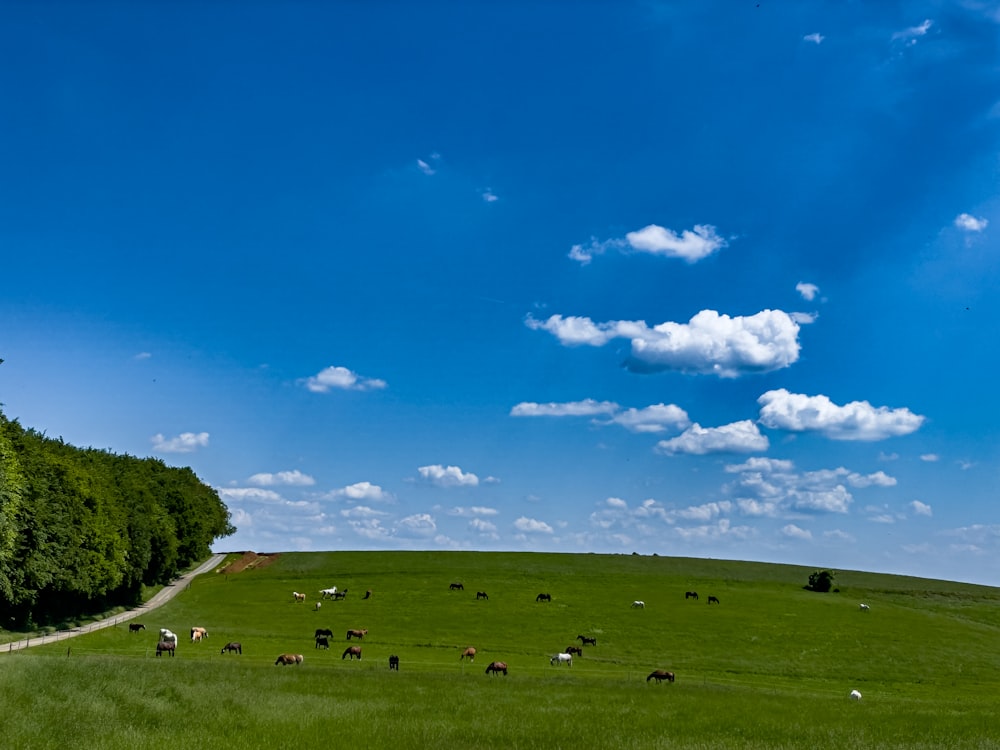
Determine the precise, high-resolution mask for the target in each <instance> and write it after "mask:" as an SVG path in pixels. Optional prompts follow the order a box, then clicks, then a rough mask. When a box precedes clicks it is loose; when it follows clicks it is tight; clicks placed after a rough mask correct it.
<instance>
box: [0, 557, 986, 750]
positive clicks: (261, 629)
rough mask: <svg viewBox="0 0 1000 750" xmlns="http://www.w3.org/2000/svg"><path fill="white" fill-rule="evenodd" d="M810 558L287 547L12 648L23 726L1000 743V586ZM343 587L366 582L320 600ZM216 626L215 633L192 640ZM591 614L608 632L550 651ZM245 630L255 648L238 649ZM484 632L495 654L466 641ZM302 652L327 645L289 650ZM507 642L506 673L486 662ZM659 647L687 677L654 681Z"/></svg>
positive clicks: (34, 739)
mask: <svg viewBox="0 0 1000 750" xmlns="http://www.w3.org/2000/svg"><path fill="white" fill-rule="evenodd" d="M810 572H812V570H811V569H808V568H799V567H793V566H777V565H765V564H756V563H742V562H726V561H716V560H696V559H679V558H666V557H643V556H635V555H632V556H625V555H621V556H609V555H553V554H516V553H503V554H501V553H461V552H452V553H441V552H427V553H419V552H413V553H410V552H394V553H385V552H382V553H378V552H364V553H360V552H343V553H295V554H291V553H289V554H284V555H282V556H281V557H280V559H278V560H277V561H276V562H274V563H273V564H272V565H270V566H268V567H265V568H262V569H257V570H246V571H244V572H241V573H237V574H233V575H222V574H208V575H204V576H201V577H199V578H198V579H196V580H195V581H194V583H193V584H192V585H191V587H190V588H189V589H187V590H185V591H183V592H181V594H180V596H179V597H178V598H177V599H175V600H174V601H173V602H171V603H169V604H167V605H166V606H164V607H162V608H160V609H158V610H155V611H153V612H150V613H148V615H145V616H144V619H143V620H142V622H143V623H144V624H145V625H146V627H147V628H148V630H147V631H145V632H140V633H138V634H130V633H129V632H128V628H127V626H125V625H121V626H117V627H113V628H109V629H106V630H102V631H98V632H95V633H93V634H89V635H86V636H81V637H79V638H75V639H72V640H69V641H65V642H61V643H57V644H52V645H49V646H42V647H38V648H33V649H30V650H26V651H21V652H14V653H12V654H3V655H0V715H2V716H3V736H4V738H5V742H4V744H5V746H8V747H18V748H50V747H51V748H65V747H76V748H83V747H86V748H140V747H141V748H161V747H162V748H171V749H172V750H176V748H185V750H189V749H190V748H234V747H235V748H241V747H247V748H283V747H288V748H292V747H294V748H300V749H301V748H313V747H326V746H328V745H330V744H335V745H336V746H337V747H347V748H371V747H389V746H392V747H402V748H411V747H412V748H424V747H432V746H433V747H447V748H466V747H468V748H473V747H497V748H499V747H504V748H531V747H574V748H579V747H586V748H591V747H600V748H633V747H634V748H650V747H664V748H666V747H670V748H838V749H839V748H846V747H885V748H889V747H898V748H915V747H922V748H998V747H1000V718H998V714H1000V712H998V710H997V709H998V708H1000V648H998V646H1000V590H998V589H994V588H988V587H982V586H972V585H966V584H958V583H948V582H942V581H929V580H923V579H914V578H904V577H895V576H886V575H878V574H868V573H858V572H845V571H841V572H838V575H837V582H836V583H837V586H838V587H839V589H840V592H839V593H830V594H815V593H811V592H808V591H805V590H804V589H803V588H802V586H803V584H804V583H805V582H806V580H807V579H808V575H809V573H810ZM452 582H461V583H462V584H463V585H464V587H465V590H464V591H451V590H449V584H450V583H452ZM331 585H336V586H338V587H339V588H340V589H341V590H343V589H345V588H346V589H348V590H349V594H348V596H347V598H346V599H345V600H343V601H337V602H333V601H324V602H323V604H322V608H321V609H320V610H319V611H316V610H315V609H314V608H313V604H314V602H315V601H317V600H318V599H319V590H320V589H322V588H326V587H328V586H331ZM367 589H372V591H373V595H372V597H371V598H370V599H368V600H364V599H362V596H363V594H364V592H365V591H366V590H367ZM688 590H695V591H698V592H699V595H700V598H699V600H698V601H694V600H686V599H685V597H684V592H685V591H688ZM292 591H303V592H306V593H307V594H308V601H307V603H305V604H297V603H295V602H294V601H293V598H292ZM477 591H485V592H487V593H488V594H489V600H488V601H483V600H477V598H476V592H477ZM540 592H546V593H550V594H551V595H552V602H550V603H537V602H536V601H535V597H536V594H538V593H540ZM710 594H711V595H714V596H716V597H718V599H719V600H720V604H718V605H714V604H713V605H708V604H707V603H706V601H707V598H708V596H709V595H710ZM636 599H641V600H643V601H645V603H646V606H645V608H644V609H633V608H631V607H630V604H631V602H632V601H633V600H636ZM862 601H864V602H866V603H868V604H869V605H870V606H871V611H869V612H861V611H859V609H858V603H859V602H862ZM194 625H201V626H204V627H206V628H207V629H208V631H209V638H208V640H206V641H204V642H202V643H197V644H191V643H188V642H187V633H188V631H189V629H190V628H191V627H192V626H194ZM160 627H168V628H170V629H172V630H174V631H175V632H176V633H178V635H179V636H180V639H181V640H180V643H179V645H178V649H177V656H176V658H173V659H170V658H168V657H161V658H156V657H155V655H154V654H155V642H156V640H157V637H156V631H157V630H158V629H159V628H160ZM320 627H324V628H330V629H331V630H333V631H334V637H333V639H331V647H330V649H329V650H317V649H315V648H314V644H313V633H314V630H315V629H316V628H320ZM348 628H367V629H368V631H369V634H368V636H367V637H366V638H365V639H364V641H362V642H361V644H360V645H361V646H362V648H363V658H362V660H361V661H360V662H358V661H354V662H352V661H348V660H343V659H342V658H341V654H342V652H343V650H344V649H345V648H346V646H347V645H348V643H347V642H346V639H345V633H346V630H347V629H348ZM577 635H587V636H592V637H596V638H597V646H586V647H584V654H583V656H582V658H581V657H577V658H574V662H573V665H572V667H566V666H552V665H550V664H549V656H551V655H552V654H554V653H556V652H557V651H562V650H563V649H565V647H566V646H568V645H572V644H578V643H579V642H578V641H577V640H576V636H577ZM230 640H238V641H240V642H241V643H242V644H243V651H244V652H243V655H242V656H239V655H232V654H226V655H222V654H220V653H219V651H220V649H221V648H222V646H223V645H224V644H225V643H226V642H227V641H230ZM351 644H352V645H353V644H355V641H351ZM467 646H474V647H476V649H477V650H478V654H477V657H476V661H475V663H474V664H469V663H467V662H460V661H459V654H460V652H461V650H462V649H464V648H465V647H467ZM283 652H293V653H301V654H303V655H304V656H305V660H304V663H303V664H302V665H301V666H288V667H284V666H275V665H274V661H275V658H276V657H277V655H278V654H280V653H283ZM390 654H397V655H399V657H400V671H399V672H398V673H395V672H390V671H389V669H388V656H389V655H390ZM493 659H499V660H503V661H506V662H507V663H508V664H509V667H510V673H509V675H508V676H507V677H503V676H499V677H493V676H487V675H485V674H484V670H485V667H486V665H487V664H488V663H489V662H490V661H491V660H493ZM653 669H669V670H671V671H673V672H675V673H676V675H677V680H676V682H675V683H673V684H670V683H663V684H656V683H655V682H650V683H647V682H646V676H647V675H648V674H649V672H650V671H652V670H653ZM855 688H856V689H858V690H860V691H861V692H862V694H863V695H864V698H863V700H862V701H861V702H854V701H851V700H849V698H848V694H849V692H850V691H851V689H855Z"/></svg>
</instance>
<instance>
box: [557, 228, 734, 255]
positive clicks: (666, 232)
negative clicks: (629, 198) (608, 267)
mask: <svg viewBox="0 0 1000 750" xmlns="http://www.w3.org/2000/svg"><path fill="white" fill-rule="evenodd" d="M725 246H726V241H725V239H723V238H722V237H720V236H719V235H718V233H716V231H715V227H713V226H711V225H709V224H696V225H695V227H694V229H685V230H683V231H682V232H681V233H680V234H677V232H675V231H674V230H672V229H666V228H665V227H661V226H659V225H657V224H650V225H649V226H646V227H643V228H642V229H639V230H636V231H634V232H629V233H627V234H626V235H625V238H624V239H617V238H616V239H610V240H598V239H597V238H596V237H591V238H590V242H589V243H588V244H586V245H584V244H580V245H573V247H572V248H570V251H569V257H570V258H572V259H573V260H575V261H577V262H578V263H581V264H583V265H587V264H588V263H590V261H591V260H593V259H594V256H596V255H603V254H604V253H606V252H607V251H609V250H619V251H628V250H630V249H631V250H633V251H635V252H640V253H649V254H650V255H660V256H663V257H666V258H681V259H682V260H685V261H687V262H688V263H696V262H698V261H699V260H701V259H702V258H707V257H708V256H709V255H711V254H712V253H714V252H715V251H716V250H719V249H720V248H723V247H725Z"/></svg>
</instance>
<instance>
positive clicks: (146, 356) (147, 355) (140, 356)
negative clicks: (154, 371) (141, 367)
mask: <svg viewBox="0 0 1000 750" xmlns="http://www.w3.org/2000/svg"><path fill="white" fill-rule="evenodd" d="M152 356H153V355H152V354H150V353H149V352H139V353H138V354H136V355H135V356H134V357H133V358H132V359H136V360H140V361H141V360H144V359H150V358H151V357H152Z"/></svg>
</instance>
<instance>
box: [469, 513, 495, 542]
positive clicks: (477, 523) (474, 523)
mask: <svg viewBox="0 0 1000 750" xmlns="http://www.w3.org/2000/svg"><path fill="white" fill-rule="evenodd" d="M469 530H470V531H473V532H475V533H476V534H481V535H483V536H486V537H488V538H490V539H494V540H496V539H499V538H500V535H499V534H497V527H496V524H494V523H491V522H490V521H484V520H483V519H482V518H473V519H472V520H471V521H469Z"/></svg>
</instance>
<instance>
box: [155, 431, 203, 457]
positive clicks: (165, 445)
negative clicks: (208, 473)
mask: <svg viewBox="0 0 1000 750" xmlns="http://www.w3.org/2000/svg"><path fill="white" fill-rule="evenodd" d="M151 440H152V443H153V450H155V451H157V452H159V453H193V452H194V451H196V450H198V449H199V448H205V447H207V446H208V433H207V432H182V433H181V434H180V435H178V436H177V437H172V438H167V437H164V436H163V435H162V434H160V433H157V434H156V435H153V437H152V438H151Z"/></svg>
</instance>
